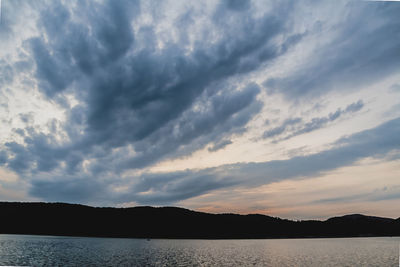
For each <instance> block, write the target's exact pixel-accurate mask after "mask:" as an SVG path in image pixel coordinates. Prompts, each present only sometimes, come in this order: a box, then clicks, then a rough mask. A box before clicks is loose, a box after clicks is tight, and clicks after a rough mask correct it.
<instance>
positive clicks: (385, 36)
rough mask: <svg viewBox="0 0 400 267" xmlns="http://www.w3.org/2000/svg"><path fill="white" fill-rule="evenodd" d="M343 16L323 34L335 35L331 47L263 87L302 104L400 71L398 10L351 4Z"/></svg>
mask: <svg viewBox="0 0 400 267" xmlns="http://www.w3.org/2000/svg"><path fill="white" fill-rule="evenodd" d="M345 12H346V13H345V15H344V19H343V20H340V21H339V22H337V23H336V24H335V25H333V26H330V28H326V29H325V28H324V31H321V33H324V32H327V31H332V30H333V34H334V35H336V36H335V37H333V39H332V40H331V41H330V43H328V44H327V45H326V44H324V45H323V46H317V47H316V48H315V50H314V51H313V53H312V55H311V56H310V57H309V58H307V62H306V63H304V64H300V67H299V68H298V69H297V70H296V71H295V72H292V73H290V74H289V75H287V76H283V77H274V78H270V79H268V80H267V81H266V82H265V83H264V85H265V86H266V88H267V90H268V91H269V92H270V93H281V94H283V95H284V96H286V97H287V98H288V99H298V98H301V97H315V96H321V95H323V94H325V93H326V92H327V91H330V90H336V91H337V90H341V88H343V89H345V90H348V89H353V90H354V89H359V88H360V87H362V86H367V85H369V84H370V83H371V82H376V81H379V80H380V79H382V78H385V77H388V76H389V75H391V74H393V73H395V72H396V71H398V70H399V69H400V53H399V51H400V38H399V35H400V16H399V15H398V14H399V13H400V4H399V3H398V2H379V1H374V2H368V1H350V2H349V3H347V5H346V10H345ZM319 23H320V22H319ZM335 31H337V32H335Z"/></svg>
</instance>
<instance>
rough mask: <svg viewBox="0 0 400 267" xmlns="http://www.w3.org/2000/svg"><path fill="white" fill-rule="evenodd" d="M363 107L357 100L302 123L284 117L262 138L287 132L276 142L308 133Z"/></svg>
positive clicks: (299, 120) (298, 120) (296, 119)
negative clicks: (283, 119)
mask: <svg viewBox="0 0 400 267" xmlns="http://www.w3.org/2000/svg"><path fill="white" fill-rule="evenodd" d="M363 107H364V102H363V101H362V100H359V101H357V102H354V103H352V104H350V105H348V106H347V107H346V108H345V109H344V110H342V109H341V108H338V109H337V110H336V111H335V112H333V113H329V115H328V116H326V117H315V118H312V119H311V120H310V121H309V122H306V123H304V124H300V123H301V122H302V119H301V118H289V119H286V120H285V121H284V122H283V123H282V125H280V126H278V127H275V128H272V129H270V130H267V131H265V132H264V134H263V137H264V138H272V137H276V136H280V135H282V134H284V133H288V134H287V135H286V136H285V137H283V138H281V139H279V140H275V141H276V142H278V141H282V140H287V139H290V138H292V137H295V136H298V135H301V134H305V133H309V132H312V131H315V130H318V129H321V128H323V127H325V126H326V125H327V124H329V123H331V122H333V121H335V120H337V119H339V118H340V117H342V116H344V115H348V114H351V113H354V112H357V111H359V110H361V109H362V108H363Z"/></svg>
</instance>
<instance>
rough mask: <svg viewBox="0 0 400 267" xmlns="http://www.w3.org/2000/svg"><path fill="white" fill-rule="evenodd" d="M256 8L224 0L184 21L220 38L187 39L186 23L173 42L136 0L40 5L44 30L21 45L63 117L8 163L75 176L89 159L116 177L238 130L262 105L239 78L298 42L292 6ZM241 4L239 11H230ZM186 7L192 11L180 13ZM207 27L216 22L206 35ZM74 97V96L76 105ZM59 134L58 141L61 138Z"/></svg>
mask: <svg viewBox="0 0 400 267" xmlns="http://www.w3.org/2000/svg"><path fill="white" fill-rule="evenodd" d="M252 8H254V7H252V6H251V5H250V4H245V5H244V4H240V3H239V2H235V1H232V2H231V1H227V2H224V4H221V5H217V7H216V9H215V10H214V11H213V12H214V13H215V14H217V13H218V18H219V19H218V20H213V19H211V20H209V18H207V17H204V15H202V14H200V15H199V13H194V14H196V16H200V17H199V19H200V18H201V19H203V20H204V19H205V20H206V22H205V24H204V25H201V24H200V25H191V24H190V21H189V22H188V23H189V24H188V27H195V28H196V29H197V30H201V31H202V32H203V34H206V35H207V34H217V35H218V38H217V39H216V41H215V42H208V41H204V40H207V39H208V38H206V36H203V35H202V34H200V33H199V34H198V35H196V38H198V40H196V42H194V43H188V42H187V40H188V39H190V36H187V35H189V34H190V32H188V31H186V30H185V29H182V30H181V28H177V29H174V30H176V31H177V32H176V34H178V36H179V38H178V39H176V40H165V39H163V38H161V37H162V36H164V35H163V34H161V33H159V34H155V31H157V30H159V27H160V26H161V25H158V24H157V22H159V23H161V22H163V21H162V18H160V17H157V16H159V14H158V13H151V14H146V15H149V16H152V18H153V24H151V25H142V24H141V23H142V22H141V16H142V15H143V14H141V12H142V7H141V4H140V3H139V2H136V1H106V2H85V3H81V4H80V5H78V6H75V5H68V4H63V3H61V2H57V3H47V4H45V5H42V6H40V9H39V11H40V13H39V15H40V16H39V18H40V19H39V21H38V23H37V27H38V28H39V29H40V33H41V35H40V36H38V37H33V38H31V39H29V40H27V41H26V45H27V47H28V48H29V49H30V52H31V56H32V61H33V62H34V63H35V65H36V73H35V78H36V79H37V81H38V89H39V90H40V92H41V93H42V94H43V95H44V96H45V97H46V98H47V99H48V100H50V101H55V102H56V103H58V104H59V105H61V107H63V108H65V114H66V121H65V122H63V123H59V124H58V125H59V128H61V129H60V130H59V131H58V132H57V134H55V133H54V132H53V131H52V130H50V133H49V134H44V133H43V131H41V130H36V131H35V130H32V131H30V132H28V133H27V136H26V137H25V139H24V144H22V145H21V146H20V147H19V149H18V150H13V151H10V153H11V152H12V153H11V154H13V155H14V156H15V159H10V163H9V164H10V167H11V166H15V167H11V168H12V169H13V170H15V171H17V172H22V171H24V172H26V171H28V170H29V171H31V172H32V173H34V172H37V171H52V170H54V169H56V168H61V167H62V166H65V167H64V168H65V170H66V171H67V172H70V173H71V172H74V171H78V170H83V169H82V162H83V161H84V160H85V159H86V160H89V166H87V170H89V171H93V172H94V173H96V174H99V173H101V172H106V171H112V172H113V171H115V172H116V173H120V172H123V171H124V170H126V169H134V168H143V167H147V166H150V165H152V164H154V163H156V162H158V161H160V160H163V159H167V158H176V157H182V156H186V155H190V154H191V153H193V152H194V151H196V150H198V149H201V148H203V147H205V146H206V145H207V144H209V143H218V142H220V141H221V140H224V139H229V138H230V137H231V136H232V135H234V134H236V135H239V134H242V133H243V132H245V130H246V128H245V127H246V124H247V123H248V122H249V121H250V120H251V119H252V118H253V116H254V115H255V114H257V113H258V112H259V111H260V110H261V108H262V102H261V101H259V100H258V99H257V95H258V93H259V92H260V88H259V86H258V85H257V84H255V83H251V82H250V83H243V82H242V83H239V82H238V79H240V75H244V74H246V73H249V72H251V71H253V70H255V69H257V68H259V67H260V66H261V65H262V64H265V63H266V62H270V61H272V60H274V59H275V58H277V57H279V56H280V55H281V54H283V53H284V52H285V51H286V50H287V49H288V48H289V47H290V46H292V45H294V44H295V43H296V42H298V41H299V38H297V37H296V38H292V37H293V36H292V34H291V33H290V27H291V24H290V23H289V21H288V20H287V19H286V18H285V16H278V15H277V14H280V15H286V16H287V15H288V14H289V13H290V12H291V11H292V7H290V6H282V7H278V6H277V8H276V9H275V10H274V12H267V13H265V14H264V15H263V16H255V15H254V12H252V11H251V10H252ZM239 9H240V10H242V11H241V12H242V13H243V12H244V13H245V15H244V14H242V15H241V16H236V15H232V10H236V11H238V10H239ZM185 12H193V11H192V10H190V9H189V10H187V11H184V12H183V13H182V14H181V15H180V16H179V18H178V19H180V20H181V19H182V18H185V16H184V15H185ZM211 17H212V16H211ZM224 18H226V20H224ZM228 21H229V24H227V22H228ZM192 23H194V21H192ZM209 24H211V25H213V27H214V28H213V31H209V33H207V31H204V29H205V27H208V25H209ZM214 31H215V32H214ZM165 33H169V32H168V31H167V32H165ZM296 36H297V35H296ZM277 38H279V40H280V42H277V41H276V39H277ZM185 40H186V41H185ZM71 94H72V95H73V96H74V98H75V99H76V100H77V102H78V104H77V105H75V106H74V107H72V108H71V105H70V103H69V100H68V97H67V95H71ZM50 128H51V129H53V130H54V127H50ZM60 134H61V135H63V137H64V138H62V139H63V142H59V141H58V142H57V140H59V139H60V138H58V139H57V138H56V135H60ZM6 148H8V149H10V147H8V146H6ZM19 154H24V156H23V157H24V158H25V163H24V167H23V168H22V169H18V168H17V167H16V166H17V165H16V164H17V162H19V161H18V160H16V159H19V158H21V157H22V156H19ZM28 157H29V158H28ZM62 163H63V164H62Z"/></svg>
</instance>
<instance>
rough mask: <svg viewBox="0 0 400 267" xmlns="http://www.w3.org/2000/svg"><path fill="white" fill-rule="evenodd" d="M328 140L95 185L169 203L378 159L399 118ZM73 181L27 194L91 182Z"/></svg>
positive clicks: (398, 144) (108, 194)
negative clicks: (316, 148) (276, 154)
mask: <svg viewBox="0 0 400 267" xmlns="http://www.w3.org/2000/svg"><path fill="white" fill-rule="evenodd" d="M332 145H333V146H332V148H331V149H329V150H325V151H322V152H319V153H315V154H311V155H306V156H296V157H293V158H290V159H287V160H273V161H267V162H259V163H254V162H252V163H236V164H230V165H222V166H219V167H215V168H208V169H202V170H186V171H180V172H169V173H144V174H142V175H140V176H137V177H131V178H130V179H127V178H125V180H124V179H116V180H114V185H115V184H116V185H121V184H122V185H124V186H123V187H124V189H123V190H122V191H115V190H113V189H112V184H110V183H108V182H107V183H104V184H102V185H101V186H99V187H100V188H107V190H105V191H102V192H103V193H104V194H103V196H102V197H103V198H108V199H110V200H111V199H112V202H114V203H124V202H136V203H139V204H166V203H169V204H173V203H176V202H178V201H181V200H185V199H189V198H192V197H195V196H199V195H202V194H206V193H208V192H212V191H213V190H217V189H222V188H253V187H258V186H260V185H265V184H270V183H273V182H277V181H282V180H285V179H299V178H307V177H314V176H317V175H321V174H323V173H325V172H328V171H331V170H334V169H337V168H340V167H344V166H349V165H351V164H354V163H355V162H357V161H358V160H361V159H364V158H367V157H373V158H384V157H386V156H387V155H388V154H389V153H397V154H398V153H399V151H400V118H397V119H394V120H391V121H388V122H386V123H383V124H381V125H379V126H378V127H376V128H373V129H369V130H365V131H362V132H359V133H356V134H353V135H350V136H346V137H343V138H340V139H339V140H337V141H336V142H335V143H333V144H332ZM89 180H91V179H89ZM79 181H80V180H78V181H77V180H62V181H58V180H57V179H54V180H46V181H40V182H37V183H33V184H32V188H31V191H30V192H31V194H32V196H34V197H39V198H42V199H48V198H49V197H51V196H53V195H55V194H60V198H62V199H64V198H66V199H67V198H68V197H69V196H68V192H66V193H65V194H64V193H63V192H65V190H64V188H70V187H73V188H75V187H76V188H81V189H80V190H83V191H86V190H89V191H90V188H92V185H91V182H88V180H87V179H85V180H81V181H82V184H81V183H79ZM91 181H92V182H93V183H94V188H97V186H98V185H97V183H99V181H98V180H97V179H95V178H92V180H91ZM124 181H125V182H124ZM65 183H66V184H67V185H68V184H69V183H71V185H68V186H66V185H65ZM39 187H41V188H52V191H47V190H41V189H40V188H39ZM96 190H97V189H96ZM88 196H91V193H88ZM72 199H73V196H71V200H72ZM326 201H329V200H326ZM332 201H334V200H332Z"/></svg>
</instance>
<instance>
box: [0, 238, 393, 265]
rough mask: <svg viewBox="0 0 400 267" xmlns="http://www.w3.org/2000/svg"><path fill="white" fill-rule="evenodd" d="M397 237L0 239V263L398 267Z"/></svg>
mask: <svg viewBox="0 0 400 267" xmlns="http://www.w3.org/2000/svg"><path fill="white" fill-rule="evenodd" d="M399 243H400V238H399V237H393V238H390V237H374V238H332V239H262V240H165V239H151V240H146V239H120V238H86V237H58V236H30V235H0V265H25V266H26V265H30V266H399Z"/></svg>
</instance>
